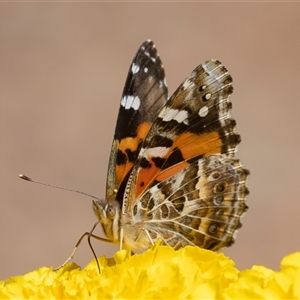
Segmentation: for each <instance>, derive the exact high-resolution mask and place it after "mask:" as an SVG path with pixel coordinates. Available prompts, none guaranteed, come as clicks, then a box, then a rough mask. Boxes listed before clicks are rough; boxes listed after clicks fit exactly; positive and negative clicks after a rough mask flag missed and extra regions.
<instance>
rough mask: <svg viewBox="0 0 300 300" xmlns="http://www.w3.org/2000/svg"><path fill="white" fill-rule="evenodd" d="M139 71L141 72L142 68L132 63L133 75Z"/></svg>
mask: <svg viewBox="0 0 300 300" xmlns="http://www.w3.org/2000/svg"><path fill="white" fill-rule="evenodd" d="M139 70H140V66H139V65H136V64H135V63H132V66H131V72H132V74H136V73H137V72H138V71H139Z"/></svg>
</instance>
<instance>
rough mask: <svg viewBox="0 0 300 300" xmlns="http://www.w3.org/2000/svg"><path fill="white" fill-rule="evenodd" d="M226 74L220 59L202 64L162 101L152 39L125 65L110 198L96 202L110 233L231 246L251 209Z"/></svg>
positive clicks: (131, 241) (175, 243) (132, 240)
mask: <svg viewBox="0 0 300 300" xmlns="http://www.w3.org/2000/svg"><path fill="white" fill-rule="evenodd" d="M232 91H233V88H232V78H231V76H230V75H229V74H228V72H227V70H226V68H225V67H224V66H223V65H222V64H221V63H220V62H219V61H217V60H209V61H207V62H205V63H204V64H201V65H199V66H198V67H197V68H196V69H195V70H194V71H193V72H192V73H191V74H190V75H189V76H188V77H187V78H186V79H185V80H184V82H183V83H182V84H181V85H180V86H179V87H178V89H177V90H176V91H175V93H174V94H173V95H172V96H171V97H170V98H169V99H168V96H167V86H166V82H165V73H164V68H163V65H162V62H161V60H160V58H159V56H158V54H157V50H156V48H155V46H154V44H153V42H152V41H150V40H148V41H145V42H144V43H143V44H142V45H141V47H140V48H139V50H138V52H137V54H136V56H135V57H134V59H133V62H132V64H131V67H130V69H129V73H128V77H127V81H126V84H125V88H124V91H123V96H122V99H121V105H120V110H119V115H118V119H117V124H116V130H115V135H114V140H113V144H112V150H111V155H110V160H109V167H108V175H107V190H106V199H105V200H102V201H94V202H93V208H94V212H95V214H96V216H97V217H98V219H99V221H100V223H101V224H102V226H103V229H104V232H105V234H106V235H107V237H108V239H109V240H111V241H112V242H114V243H118V244H120V245H121V247H124V248H126V249H131V250H132V251H137V250H141V249H147V248H149V247H151V245H153V244H154V242H155V241H156V240H159V239H161V240H162V243H163V244H166V245H169V246H171V247H173V248H175V249H178V248H181V247H183V246H185V245H196V246H199V247H203V248H206V249H212V250H217V249H219V248H221V247H223V246H230V245H231V244H232V243H233V241H234V238H235V233H236V230H237V229H238V228H240V227H241V222H240V220H241V217H242V215H243V213H244V212H245V211H246V210H247V205H246V195H247V194H248V189H247V186H246V180H247V176H248V174H249V172H248V171H247V170H245V169H244V168H243V166H242V165H241V163H240V161H239V160H238V159H236V158H235V153H236V148H237V145H238V144H239V142H240V141H241V139H240V136H239V135H238V134H237V133H236V132H235V125H236V122H235V120H233V119H231V118H230V109H231V102H230V99H229V97H230V95H231V93H232Z"/></svg>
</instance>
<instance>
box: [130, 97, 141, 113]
mask: <svg viewBox="0 0 300 300" xmlns="http://www.w3.org/2000/svg"><path fill="white" fill-rule="evenodd" d="M140 105H141V101H140V98H139V97H138V96H136V97H134V99H133V102H132V105H131V107H132V108H133V109H134V110H138V109H139V108H140Z"/></svg>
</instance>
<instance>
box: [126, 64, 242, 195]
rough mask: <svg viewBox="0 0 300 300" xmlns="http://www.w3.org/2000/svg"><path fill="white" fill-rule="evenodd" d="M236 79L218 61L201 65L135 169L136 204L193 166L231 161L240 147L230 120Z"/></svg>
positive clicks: (133, 189) (153, 130) (147, 142)
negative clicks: (215, 157) (208, 159)
mask: <svg viewBox="0 0 300 300" xmlns="http://www.w3.org/2000/svg"><path fill="white" fill-rule="evenodd" d="M232 90H233V88H232V78H231V76H230V75H229V74H228V72H227V70H226V69H225V67H224V66H222V64H221V63H220V62H218V61H214V60H210V61H207V62H206V63H204V64H202V65H199V66H198V67H197V68H196V69H195V70H194V71H193V72H192V73H191V74H190V76H188V78H187V79H186V80H185V81H184V82H183V83H182V84H181V85H180V86H179V87H178V89H177V90H176V92H175V93H174V94H173V95H172V97H171V98H170V99H169V100H168V102H167V103H166V105H165V106H164V108H163V109H162V110H161V112H160V113H159V116H158V118H157V119H156V120H155V122H154V124H153V126H152V127H151V130H150V131H149V133H148V135H147V137H146V139H145V141H144V143H143V146H142V149H141V151H140V153H139V156H138V159H137V161H136V163H135V165H134V170H133V181H132V184H131V186H130V193H131V194H130V196H131V197H133V198H135V199H138V197H139V196H140V195H141V194H142V193H143V191H144V190H145V189H147V188H148V187H149V185H151V183H152V182H154V181H162V180H164V179H166V178H168V177H170V176H171V175H173V174H175V173H176V172H178V171H179V170H181V169H183V168H185V167H186V166H188V165H189V164H190V163H191V162H192V161H195V160H198V159H200V158H202V157H204V156H209V155H212V154H220V153H226V154H228V155H233V154H234V153H235V148H236V146H237V144H238V143H239V142H240V137H239V135H237V134H236V133H235V130H234V126H235V121H234V120H232V119H231V118H230V108H231V102H230V99H229V97H230V95H231V93H232Z"/></svg>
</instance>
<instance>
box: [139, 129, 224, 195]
mask: <svg viewBox="0 0 300 300" xmlns="http://www.w3.org/2000/svg"><path fill="white" fill-rule="evenodd" d="M176 148H177V149H179V150H180V151H181V154H182V157H183V159H184V160H188V159H190V158H193V157H196V156H199V155H203V156H209V155H212V154H217V153H221V149H222V140H221V138H220V136H219V134H218V133H217V132H210V133H204V134H201V135H198V134H194V133H191V132H185V133H183V134H181V135H180V136H178V138H177V139H176V140H175V141H174V143H173V145H172V147H171V148H170V150H169V151H168V153H167V154H166V155H165V156H164V157H161V158H165V159H167V158H168V156H169V155H170V153H171V152H172V151H173V150H174V149H176ZM151 158H152V157H150V156H148V157H147V160H148V161H149V162H150V163H151V167H150V168H141V169H140V170H139V174H138V178H137V184H136V191H135V197H136V198H138V197H139V196H140V195H141V193H142V192H143V191H144V190H145V189H146V188H147V187H148V185H149V184H150V183H151V182H153V180H154V179H155V180H157V181H163V180H165V179H167V178H169V177H171V176H172V175H174V174H176V173H177V172H179V171H180V170H182V169H184V168H185V167H187V166H188V165H189V163H188V162H186V161H182V162H180V163H177V164H175V165H173V166H171V167H169V168H168V169H165V170H161V169H160V168H158V167H156V166H155V164H154V163H153V162H152V160H151Z"/></svg>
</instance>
